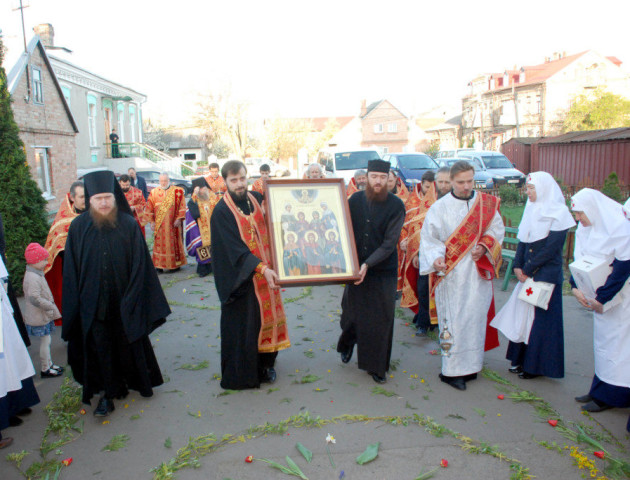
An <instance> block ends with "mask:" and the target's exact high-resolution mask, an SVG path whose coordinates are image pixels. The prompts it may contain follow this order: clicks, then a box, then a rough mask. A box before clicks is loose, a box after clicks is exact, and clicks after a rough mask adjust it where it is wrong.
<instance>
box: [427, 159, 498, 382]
mask: <svg viewBox="0 0 630 480" xmlns="http://www.w3.org/2000/svg"><path fill="white" fill-rule="evenodd" d="M474 174H475V172H474V169H473V166H472V165H471V164H470V163H468V162H466V161H459V162H456V163H455V164H454V165H453V166H452V167H451V183H452V188H453V190H452V191H451V193H449V194H447V195H445V196H444V197H442V198H441V199H440V200H438V201H437V202H435V204H433V206H432V207H431V208H430V209H429V213H427V216H426V218H425V220H424V224H423V226H422V230H421V232H420V274H422V275H426V274H429V273H432V274H433V275H432V276H431V279H430V283H429V285H430V291H431V293H432V295H434V298H435V306H436V311H434V312H432V313H433V314H437V319H438V322H439V328H440V332H441V334H445V335H450V337H451V338H450V339H448V342H447V341H444V342H443V350H444V351H445V353H446V355H445V356H443V357H442V373H440V379H441V380H442V381H443V382H445V383H447V384H449V385H451V386H452V387H454V388H456V389H458V390H466V381H469V380H474V379H475V378H477V373H478V372H480V371H481V368H482V367H483V355H484V350H489V349H490V348H495V347H497V346H498V345H499V341H498V334H497V331H496V330H495V329H494V328H492V327H489V326H488V323H489V322H490V321H491V320H492V318H493V317H494V293H493V290H492V279H493V278H494V277H495V275H496V271H497V270H498V268H499V266H500V264H501V263H500V262H501V242H503V236H504V234H505V227H504V226H503V221H502V220H501V215H500V213H499V203H500V200H499V199H498V198H496V197H493V196H492V195H488V194H485V193H482V192H475V191H474V190H473V185H474ZM436 272H443V273H444V275H445V276H437V275H436ZM487 329H489V335H486V330H487ZM447 346H450V347H451V348H450V350H447V348H448V347H447Z"/></svg>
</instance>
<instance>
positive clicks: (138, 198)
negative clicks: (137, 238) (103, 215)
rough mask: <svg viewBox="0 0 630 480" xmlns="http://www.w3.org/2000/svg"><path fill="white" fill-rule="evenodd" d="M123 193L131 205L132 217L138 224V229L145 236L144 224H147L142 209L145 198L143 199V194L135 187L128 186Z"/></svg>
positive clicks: (144, 204)
mask: <svg viewBox="0 0 630 480" xmlns="http://www.w3.org/2000/svg"><path fill="white" fill-rule="evenodd" d="M124 193H125V198H126V199H127V203H128V204H129V206H130V207H131V211H132V212H133V218H135V219H136V222H138V225H139V226H140V230H141V231H142V236H143V237H144V236H145V232H144V226H145V225H146V224H147V219H146V218H145V214H144V209H145V207H146V204H147V202H146V200H145V199H144V195H142V192H141V191H140V190H139V189H137V188H136V187H129V190H127V191H126V192H124Z"/></svg>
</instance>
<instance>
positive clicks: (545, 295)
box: [518, 277, 555, 310]
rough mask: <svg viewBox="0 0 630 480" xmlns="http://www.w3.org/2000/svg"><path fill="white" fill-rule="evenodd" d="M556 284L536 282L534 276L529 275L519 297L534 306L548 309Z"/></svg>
mask: <svg viewBox="0 0 630 480" xmlns="http://www.w3.org/2000/svg"><path fill="white" fill-rule="evenodd" d="M554 286H555V285H554V284H553V283H547V282H535V281H534V279H533V278H532V277H527V280H525V282H524V283H523V286H522V288H521V291H520V292H519V294H518V299H519V300H522V301H523V302H526V303H529V304H530V305H533V306H534V307H538V308H542V309H543V310H547V308H549V301H550V300H551V294H552V293H553V288H554Z"/></svg>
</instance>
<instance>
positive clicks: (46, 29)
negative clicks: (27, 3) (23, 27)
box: [33, 23, 55, 47]
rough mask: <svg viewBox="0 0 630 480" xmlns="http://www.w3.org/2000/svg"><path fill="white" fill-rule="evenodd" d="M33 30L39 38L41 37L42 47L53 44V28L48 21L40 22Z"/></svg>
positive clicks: (52, 45)
mask: <svg viewBox="0 0 630 480" xmlns="http://www.w3.org/2000/svg"><path fill="white" fill-rule="evenodd" d="M33 31H34V32H35V34H36V35H39V38H41V40H42V44H43V45H44V47H54V46H55V30H54V28H53V26H52V25H51V24H50V23H40V24H39V25H37V26H36V27H35V28H33Z"/></svg>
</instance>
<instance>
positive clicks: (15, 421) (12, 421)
mask: <svg viewBox="0 0 630 480" xmlns="http://www.w3.org/2000/svg"><path fill="white" fill-rule="evenodd" d="M23 423H24V420H22V419H21V418H20V417H18V416H15V415H14V416H12V417H9V426H10V427H17V426H18V425H22V424H23Z"/></svg>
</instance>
